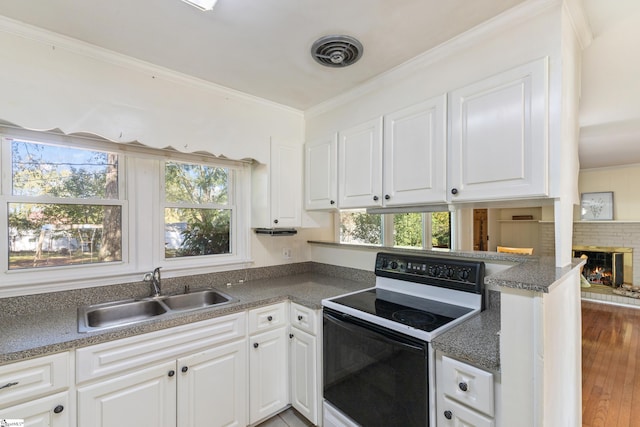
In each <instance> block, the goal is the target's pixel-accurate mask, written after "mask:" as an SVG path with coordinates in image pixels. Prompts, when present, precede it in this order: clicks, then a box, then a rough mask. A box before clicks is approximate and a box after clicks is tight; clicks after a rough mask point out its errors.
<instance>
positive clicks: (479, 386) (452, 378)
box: [442, 356, 494, 416]
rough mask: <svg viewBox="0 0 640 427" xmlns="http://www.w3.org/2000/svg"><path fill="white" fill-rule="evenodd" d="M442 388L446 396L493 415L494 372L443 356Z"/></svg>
mask: <svg viewBox="0 0 640 427" xmlns="http://www.w3.org/2000/svg"><path fill="white" fill-rule="evenodd" d="M442 388H443V390H442V391H443V392H444V394H445V395H446V396H448V397H450V398H452V399H455V400H457V401H458V402H461V403H463V404H465V405H467V406H469V407H471V408H473V409H476V410H478V411H481V412H484V413H485V414H487V415H489V416H493V411H494V404H493V374H491V373H490V372H486V371H483V370H482V369H478V368H476V367H473V366H470V365H467V364H466V363H462V362H459V361H457V360H454V359H450V358H448V357H446V356H443V357H442Z"/></svg>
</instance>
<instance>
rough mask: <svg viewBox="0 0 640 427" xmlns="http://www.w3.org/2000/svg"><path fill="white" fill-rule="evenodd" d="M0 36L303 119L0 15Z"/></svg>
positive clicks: (242, 95)
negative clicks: (33, 43)
mask: <svg viewBox="0 0 640 427" xmlns="http://www.w3.org/2000/svg"><path fill="white" fill-rule="evenodd" d="M0 32H4V33H8V34H13V35H15V36H18V37H22V38H25V39H28V40H32V41H35V42H37V43H42V44H45V45H51V46H52V47H53V48H56V49H64V50H67V51H69V52H72V53H75V54H77V55H80V56H84V57H86V58H91V59H95V60H98V61H102V62H107V63H109V64H112V65H117V66H120V67H124V68H127V69H130V70H133V71H138V72H142V73H145V74H149V75H151V76H153V77H154V78H158V77H159V78H162V79H164V80H166V81H169V82H172V83H177V84H181V85H186V86H190V87H193V88H196V89H200V90H206V91H209V92H215V93H216V94H217V95H222V96H227V97H233V98H235V99H237V100H239V101H244V102H250V103H256V104H260V105H263V106H266V107H270V108H276V109H279V110H283V111H286V112H288V113H293V114H296V115H300V116H303V115H304V113H303V111H302V110H299V109H296V108H292V107H289V106H287V105H284V104H279V103H277V102H273V101H269V100H267V99H264V98H260V97H257V96H254V95H250V94H247V93H245V92H241V91H238V90H235V89H231V88H228V87H226V86H222V85H219V84H216V83H212V82H209V81H206V80H202V79H199V78H197V77H193V76H190V75H188V74H184V73H180V72H178V71H174V70H171V69H169V68H164V67H161V66H158V65H155V64H151V63H149V62H145V61H142V60H139V59H136V58H133V57H131V56H127V55H123V54H120V53H117V52H114V51H112V50H109V49H105V48H102V47H99V46H96V45H93V44H90V43H86V42H83V41H81V40H78V39H74V38H72V37H68V36H64V35H62V34H58V33H54V32H52V31H49V30H45V29H42V28H39V27H36V26H33V25H29V24H25V23H23V22H20V21H16V20H14V19H11V18H7V17H5V16H1V15H0Z"/></svg>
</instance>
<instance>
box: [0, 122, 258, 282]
mask: <svg viewBox="0 0 640 427" xmlns="http://www.w3.org/2000/svg"><path fill="white" fill-rule="evenodd" d="M0 131H1V132H2V134H1V135H0V137H1V139H0V142H1V143H2V145H1V146H0V165H1V167H2V172H3V173H2V174H0V206H1V208H0V224H2V225H1V226H0V254H2V257H0V269H1V270H2V271H1V272H0V277H1V280H0V294H1V293H3V292H4V291H7V292H11V293H13V294H22V293H23V292H24V289H25V288H34V289H38V290H50V289H54V290H55V289H72V288H77V287H80V286H86V285H87V284H96V283H99V284H113V283H123V282H129V281H137V280H141V278H142V276H141V272H145V271H150V270H152V269H153V268H155V267H158V266H162V267H163V268H165V270H163V271H167V272H168V271H172V270H173V271H181V270H182V271H188V272H189V274H201V273H208V272H212V271H217V270H219V269H220V268H221V266H229V265H232V264H244V263H245V262H246V260H247V250H248V247H249V244H248V240H249V234H248V232H249V231H248V227H245V226H244V225H245V224H248V223H249V221H250V211H249V209H248V203H249V200H248V198H249V195H250V192H249V191H247V190H248V186H249V185H250V179H249V178H250V171H251V168H250V165H249V164H245V163H243V162H235V161H230V160H226V159H215V158H211V157H208V156H203V155H190V154H181V153H175V152H172V153H170V158H169V157H168V156H167V154H166V153H165V152H163V151H160V150H153V149H148V148H144V147H137V146H127V147H123V146H121V145H119V144H116V143H111V142H107V141H104V140H98V139H92V138H88V137H86V138H85V137H70V136H63V135H59V134H55V133H45V132H32V131H27V130H22V129H6V128H2V129H0ZM225 268H226V267H225ZM52 270H55V271H58V272H56V273H55V274H52ZM60 270H64V273H61V272H59V271H60Z"/></svg>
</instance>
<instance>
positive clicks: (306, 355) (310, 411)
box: [289, 328, 318, 424]
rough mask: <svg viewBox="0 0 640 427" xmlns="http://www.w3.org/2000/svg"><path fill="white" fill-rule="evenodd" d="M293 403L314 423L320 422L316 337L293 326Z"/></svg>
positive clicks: (291, 346)
mask: <svg viewBox="0 0 640 427" xmlns="http://www.w3.org/2000/svg"><path fill="white" fill-rule="evenodd" d="M289 339H290V348H291V352H290V356H291V360H290V367H291V371H290V373H291V405H293V407H294V408H296V409H297V410H298V412H300V413H301V414H302V415H304V416H305V417H306V418H307V419H308V420H309V421H311V422H312V423H313V424H317V423H318V393H317V390H318V387H317V384H318V377H317V367H318V360H317V357H316V354H317V353H316V345H317V344H316V337H314V336H313V335H309V334H308V333H306V332H303V331H301V330H300V329H297V328H291V333H290V334H289Z"/></svg>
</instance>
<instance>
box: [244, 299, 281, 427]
mask: <svg viewBox="0 0 640 427" xmlns="http://www.w3.org/2000/svg"><path fill="white" fill-rule="evenodd" d="M286 306H287V305H286V303H280V304H276V305H273V306H268V307H261V308H258V309H255V310H250V311H249V325H250V326H249V334H250V337H249V422H250V424H255V423H257V422H258V421H261V420H263V419H266V418H268V417H269V416H271V415H274V414H276V413H278V412H280V411H281V410H282V409H284V408H285V407H286V406H287V405H288V404H289V357H288V350H289V348H288V345H287V323H288V322H287V315H286V313H287V312H286ZM256 331H261V332H259V333H256Z"/></svg>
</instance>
